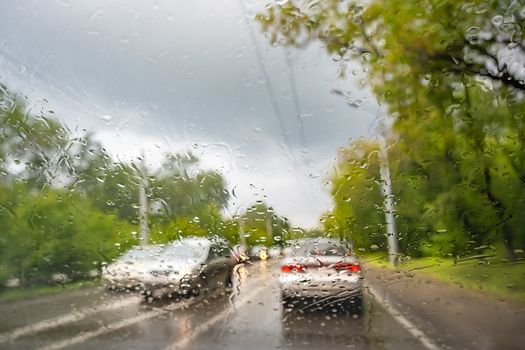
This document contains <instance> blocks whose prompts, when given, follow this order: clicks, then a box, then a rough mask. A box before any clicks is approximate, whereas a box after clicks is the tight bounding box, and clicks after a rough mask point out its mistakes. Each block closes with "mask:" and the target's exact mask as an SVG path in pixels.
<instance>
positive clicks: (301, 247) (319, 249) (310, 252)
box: [291, 241, 349, 256]
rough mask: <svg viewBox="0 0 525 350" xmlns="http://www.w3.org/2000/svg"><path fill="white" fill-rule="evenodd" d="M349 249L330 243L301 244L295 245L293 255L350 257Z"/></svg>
mask: <svg viewBox="0 0 525 350" xmlns="http://www.w3.org/2000/svg"><path fill="white" fill-rule="evenodd" d="M348 253H349V249H348V248H346V247H345V246H343V245H339V244H334V243H328V242H316V241H312V242H308V241H306V242H299V243H296V244H294V245H293V250H292V251H291V254H292V255H296V256H315V255H339V256H345V255H348Z"/></svg>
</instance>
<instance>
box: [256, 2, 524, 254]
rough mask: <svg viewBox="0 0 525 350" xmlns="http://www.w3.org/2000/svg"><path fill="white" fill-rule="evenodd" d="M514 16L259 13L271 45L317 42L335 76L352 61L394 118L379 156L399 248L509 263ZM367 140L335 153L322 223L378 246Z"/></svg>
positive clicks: (515, 203)
mask: <svg viewBox="0 0 525 350" xmlns="http://www.w3.org/2000/svg"><path fill="white" fill-rule="evenodd" d="M524 13H525V12H524V11H523V8H522V6H521V5H520V3H519V2H517V1H495V0H494V1H477V0H474V1H469V2H457V1H452V0H445V1H441V0H440V1H437V0H436V1H434V0H427V1H423V2H413V1H412V2H411V1H400V0H393V1H382V0H372V1H368V2H359V1H337V0H329V1H287V2H284V3H277V4H275V5H272V6H269V7H268V8H267V10H266V12H265V13H263V14H260V15H259V16H258V20H259V21H260V23H261V25H262V29H263V31H265V32H266V33H268V35H269V37H270V39H271V40H273V41H274V42H279V43H283V44H285V45H294V46H297V47H302V46H304V45H306V44H308V43H309V42H311V41H321V42H322V43H323V44H324V45H325V47H326V48H327V50H328V51H329V52H330V53H331V54H332V55H333V58H334V60H336V61H339V62H341V66H342V67H343V69H341V72H342V73H345V72H346V70H345V69H344V62H347V61H349V60H356V61H358V62H360V63H361V64H362V66H363V71H364V74H365V79H366V82H367V83H368V84H369V85H370V86H371V88H372V90H373V92H374V93H375V96H376V98H377V100H378V101H379V102H380V103H382V104H384V105H385V106H386V107H387V109H388V112H389V115H391V116H392V118H393V120H394V123H393V134H392V136H391V137H390V140H389V141H390V144H391V146H390V148H389V158H390V160H391V162H390V166H391V172H392V182H393V185H394V190H395V196H396V213H397V217H398V221H399V234H400V238H401V245H402V247H403V249H404V253H406V254H445V255H453V256H456V257H458V256H461V255H463V254H469V253H475V252H477V251H478V250H480V249H482V248H483V247H484V246H485V245H486V244H490V243H493V244H500V243H501V244H503V245H504V246H505V249H506V252H507V256H508V257H509V259H511V260H514V259H515V258H516V251H520V250H521V249H520V248H523V244H524V240H525V238H524V237H525V232H524V231H523V224H522V222H521V221H522V217H523V210H524V209H525V208H523V199H522V198H523V194H524V193H523V191H524V190H525V187H524V185H525V182H524V179H525V176H524V175H525V173H524V171H525V168H524V165H525V163H524V162H525V159H524V158H525V157H524V156H525V154H524V151H523V150H524V147H523V146H524V143H523V142H524V141H525V129H524V126H525V125H524V124H523V115H524V112H525V110H524V108H525V102H524V95H523V93H524V90H525V85H524V82H523V81H524V78H525V76H524V74H523V62H524V57H525V56H524V53H525V51H524V49H523V47H524V45H523V43H524V41H523V31H522V29H521V28H522V27H523V24H524V21H525V15H524ZM343 75H344V74H343ZM374 147H376V148H377V145H376V146H374V140H369V141H359V142H356V143H354V144H352V145H350V147H349V148H348V149H347V150H345V151H343V152H342V154H341V157H340V161H339V164H338V165H337V171H336V172H335V174H334V176H333V179H332V185H333V191H332V195H333V197H334V200H335V204H336V206H335V209H334V212H333V213H329V214H327V215H326V217H325V218H324V222H325V226H326V227H327V228H329V229H337V230H338V231H339V232H340V234H348V235H352V236H355V237H356V241H357V242H358V243H359V244H361V245H362V248H366V249H368V248H369V245H373V246H374V247H375V246H378V247H379V248H382V249H384V248H385V238H384V235H383V236H381V232H382V231H381V230H380V226H381V225H382V224H383V223H384V218H382V214H381V213H380V211H381V209H382V208H383V207H382V198H380V197H377V193H378V190H377V188H375V187H377V182H378V181H380V179H379V178H378V171H377V157H376V156H375V153H374V152H375V151H374ZM369 188H370V189H371V192H370V193H368V192H367V189H369ZM378 211H379V212H378ZM378 233H379V237H382V238H381V239H380V243H381V242H382V244H377V243H378V242H377V241H376V239H378V236H377V234H378Z"/></svg>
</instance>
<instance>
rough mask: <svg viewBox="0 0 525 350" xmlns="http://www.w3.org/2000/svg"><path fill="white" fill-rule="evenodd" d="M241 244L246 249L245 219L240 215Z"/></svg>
mask: <svg viewBox="0 0 525 350" xmlns="http://www.w3.org/2000/svg"><path fill="white" fill-rule="evenodd" d="M237 221H238V222H239V244H240V245H241V246H243V247H246V237H244V219H243V217H242V216H241V215H239V219H238V220H237Z"/></svg>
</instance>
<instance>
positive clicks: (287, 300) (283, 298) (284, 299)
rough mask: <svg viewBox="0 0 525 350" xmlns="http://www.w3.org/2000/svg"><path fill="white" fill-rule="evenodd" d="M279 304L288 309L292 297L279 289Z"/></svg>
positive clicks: (291, 304)
mask: <svg viewBox="0 0 525 350" xmlns="http://www.w3.org/2000/svg"><path fill="white" fill-rule="evenodd" d="M281 304H282V305H283V308H285V309H290V308H292V307H293V298H292V297H290V296H289V295H287V294H285V293H284V292H282V291H281Z"/></svg>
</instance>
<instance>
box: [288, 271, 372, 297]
mask: <svg viewBox="0 0 525 350" xmlns="http://www.w3.org/2000/svg"><path fill="white" fill-rule="evenodd" d="M362 280H363V278H362V276H361V275H360V274H355V273H354V274H337V276H319V275H315V274H307V273H287V274H281V275H280V276H279V283H280V285H281V293H282V295H283V297H286V298H292V297H297V298H300V297H302V298H324V297H330V296H338V297H350V296H353V295H359V294H360V293H361V287H362Z"/></svg>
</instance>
